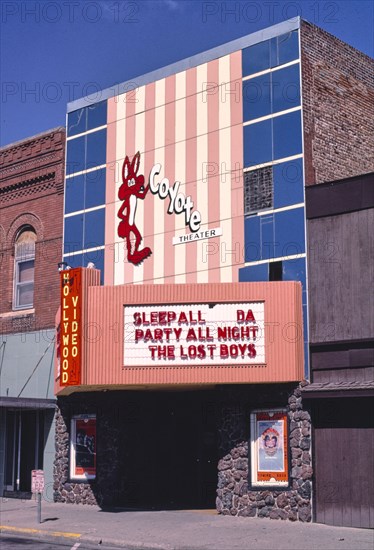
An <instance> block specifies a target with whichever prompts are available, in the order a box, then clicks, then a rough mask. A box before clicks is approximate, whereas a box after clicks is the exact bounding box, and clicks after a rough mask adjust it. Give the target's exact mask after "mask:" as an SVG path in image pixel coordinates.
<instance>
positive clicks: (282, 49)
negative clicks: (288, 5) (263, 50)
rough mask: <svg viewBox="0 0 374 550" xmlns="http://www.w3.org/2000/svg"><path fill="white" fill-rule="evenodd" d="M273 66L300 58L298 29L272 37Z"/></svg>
mask: <svg viewBox="0 0 374 550" xmlns="http://www.w3.org/2000/svg"><path fill="white" fill-rule="evenodd" d="M270 51H271V67H277V66H278V65H284V64H285V63H289V62H290V61H294V60H295V59H298V58H299V35H298V31H297V30H295V31H292V32H289V33H287V34H282V35H281V36H277V37H275V38H272V43H271V48H270Z"/></svg>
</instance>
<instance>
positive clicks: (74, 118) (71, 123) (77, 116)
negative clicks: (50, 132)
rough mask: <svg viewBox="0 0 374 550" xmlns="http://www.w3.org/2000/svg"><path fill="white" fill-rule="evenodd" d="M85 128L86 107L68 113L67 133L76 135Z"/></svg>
mask: <svg viewBox="0 0 374 550" xmlns="http://www.w3.org/2000/svg"><path fill="white" fill-rule="evenodd" d="M86 128H87V108H85V109H78V110H77V111H73V112H72V113H69V114H68V130H67V135H68V137H69V136H76V135H77V134H81V133H82V132H85V131H86Z"/></svg>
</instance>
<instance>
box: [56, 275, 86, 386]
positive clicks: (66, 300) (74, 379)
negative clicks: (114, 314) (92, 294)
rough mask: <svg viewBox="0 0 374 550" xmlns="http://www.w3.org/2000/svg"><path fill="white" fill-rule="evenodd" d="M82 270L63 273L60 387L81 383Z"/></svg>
mask: <svg viewBox="0 0 374 550" xmlns="http://www.w3.org/2000/svg"><path fill="white" fill-rule="evenodd" d="M81 278H82V272H81V269H80V268H78V269H70V270H68V271H62V272H61V323H60V385H61V386H78V385H79V384H80V382H81V323H82V320H81V317H82V308H81V295H80V289H81Z"/></svg>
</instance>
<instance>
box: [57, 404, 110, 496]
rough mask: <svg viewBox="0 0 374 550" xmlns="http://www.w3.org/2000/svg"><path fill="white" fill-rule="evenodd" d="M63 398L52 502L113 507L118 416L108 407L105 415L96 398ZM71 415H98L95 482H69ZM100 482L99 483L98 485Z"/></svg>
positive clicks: (58, 415)
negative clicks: (97, 468)
mask: <svg viewBox="0 0 374 550" xmlns="http://www.w3.org/2000/svg"><path fill="white" fill-rule="evenodd" d="M79 397H80V399H74V398H73V399H72V400H69V398H65V399H64V398H62V399H59V400H58V405H59V409H58V410H57V413H56V436H55V437H56V440H55V447H56V455H55V462H54V469H53V478H54V484H53V489H54V501H55V502H68V503H75V504H97V505H99V506H103V505H112V504H113V503H114V502H113V498H114V496H115V494H116V475H117V471H118V438H119V428H118V415H116V414H114V412H113V411H111V409H110V406H109V405H108V406H107V407H106V408H105V410H106V414H102V413H101V412H100V411H102V410H104V409H103V407H101V406H100V400H99V398H97V397H96V398H88V399H85V398H83V397H82V396H79V395H78V398H79ZM74 414H97V419H96V422H97V431H99V432H100V442H98V444H97V449H96V463H97V465H99V475H98V480H90V481H88V482H84V481H71V480H70V475H69V448H70V419H71V416H72V415H74ZM99 479H100V481H99Z"/></svg>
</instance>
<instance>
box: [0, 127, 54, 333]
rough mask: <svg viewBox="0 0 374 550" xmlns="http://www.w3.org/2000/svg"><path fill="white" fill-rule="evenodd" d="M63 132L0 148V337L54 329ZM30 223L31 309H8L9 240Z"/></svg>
mask: <svg viewBox="0 0 374 550" xmlns="http://www.w3.org/2000/svg"><path fill="white" fill-rule="evenodd" d="M64 158H65V130H64V129H63V128H57V129H55V130H52V131H50V132H47V133H44V134H41V135H39V136H35V137H34V138H30V139H27V140H25V141H23V142H19V143H16V144H14V145H11V146H8V147H4V148H2V149H0V245H1V263H0V278H1V298H0V333H11V332H22V331H27V330H40V329H46V328H52V327H53V326H54V320H55V314H56V311H57V308H58V306H59V276H58V275H59V274H58V271H57V263H58V262H60V261H61V251H62V228H63V188H64ZM25 224H30V225H32V226H33V228H34V229H35V232H36V235H37V242H36V251H35V281H34V308H33V309H31V310H22V312H19V311H13V275H14V240H15V238H16V236H17V232H18V230H19V229H20V228H21V227H22V226H23V225H25Z"/></svg>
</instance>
